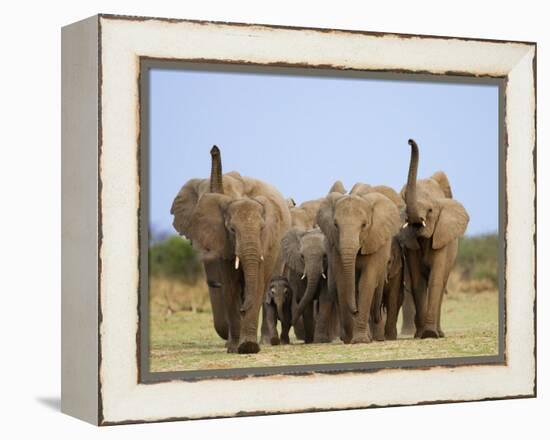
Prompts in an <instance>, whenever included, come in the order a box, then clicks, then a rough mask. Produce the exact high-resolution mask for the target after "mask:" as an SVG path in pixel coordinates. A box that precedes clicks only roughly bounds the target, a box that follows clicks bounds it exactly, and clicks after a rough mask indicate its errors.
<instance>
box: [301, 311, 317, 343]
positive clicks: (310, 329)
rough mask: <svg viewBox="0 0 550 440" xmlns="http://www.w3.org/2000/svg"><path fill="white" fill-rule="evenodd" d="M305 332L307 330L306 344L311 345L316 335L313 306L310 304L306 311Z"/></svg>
mask: <svg viewBox="0 0 550 440" xmlns="http://www.w3.org/2000/svg"><path fill="white" fill-rule="evenodd" d="M303 317H304V330H305V339H304V342H305V343H306V344H311V343H312V342H313V339H314V333H315V319H314V317H313V304H308V305H307V306H306V308H305V309H304V314H303Z"/></svg>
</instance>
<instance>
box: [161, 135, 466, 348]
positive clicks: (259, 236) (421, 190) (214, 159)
mask: <svg viewBox="0 0 550 440" xmlns="http://www.w3.org/2000/svg"><path fill="white" fill-rule="evenodd" d="M409 145H410V147H411V156H410V164H409V171H408V177H407V182H406V184H405V185H404V186H403V189H402V190H401V193H400V194H398V193H397V192H396V191H395V190H393V189H392V188H390V187H388V186H384V185H378V186H373V185H368V184H364V183H357V184H355V185H354V186H353V188H352V189H351V191H349V192H348V191H346V189H345V188H344V186H343V184H342V183H341V182H340V181H337V182H336V183H334V184H333V186H332V187H331V188H330V190H329V192H328V194H327V195H326V196H325V197H322V198H319V199H316V200H310V201H306V202H304V203H302V204H301V205H299V206H296V205H295V203H294V201H293V200H292V199H285V198H284V197H283V195H281V193H280V192H279V191H278V190H277V189H276V188H275V187H274V186H272V185H270V184H268V183H265V182H263V181H261V180H257V179H254V178H249V177H243V176H241V175H240V174H239V173H238V172H235V171H232V172H230V173H226V174H222V163H221V153H220V150H219V148H218V147H216V146H214V147H213V148H212V150H211V151H210V154H211V173H210V178H203V179H200V178H196V179H191V180H189V181H188V182H187V183H186V184H185V185H184V186H183V187H182V188H181V190H180V191H179V193H178V194H177V196H176V198H175V199H174V202H173V204H172V209H171V214H173V216H174V221H173V225H174V228H175V229H176V230H177V232H178V233H179V234H180V235H183V236H185V237H186V238H187V239H189V240H190V241H191V243H192V245H193V248H194V249H195V250H196V251H197V253H198V255H199V257H200V259H201V261H202V262H203V264H204V269H205V274H206V279H207V283H208V290H209V295H210V301H211V305H212V314H213V321H214V328H215V330H216V332H217V334H218V335H219V336H220V337H221V338H223V339H224V340H226V341H227V342H226V347H227V351H228V352H230V353H257V352H259V351H260V345H259V343H258V322H259V315H260V310H261V311H262V327H261V342H262V343H264V344H272V345H278V344H288V343H289V342H290V340H289V331H290V329H291V327H294V333H295V335H296V337H297V338H298V339H301V340H304V341H305V343H312V342H314V343H322V342H331V341H333V340H335V339H337V338H340V339H341V340H342V341H343V342H344V343H346V344H347V343H369V342H371V341H373V340H384V339H396V337H397V316H398V313H399V310H400V308H401V307H402V305H403V299H404V297H405V291H406V290H407V292H409V291H410V293H411V294H412V295H411V298H413V299H414V301H411V304H414V307H413V308H411V310H412V311H413V312H412V316H414V328H415V337H417V338H439V337H443V336H444V334H443V331H442V330H441V304H442V300H443V294H444V292H445V290H446V284H447V280H448V277H449V273H450V271H451V269H452V267H453V265H454V262H455V259H456V255H457V250H458V238H459V237H460V236H461V235H463V234H464V232H465V230H466V227H467V225H468V221H469V216H468V214H467V212H466V210H465V208H464V206H463V205H462V204H460V203H459V202H458V201H456V200H454V199H453V195H452V191H451V186H450V184H449V180H448V178H447V176H446V175H445V173H443V172H441V171H438V172H436V173H435V174H433V175H432V176H431V177H429V178H427V179H421V180H418V179H417V170H418V162H419V151H418V146H417V144H416V143H415V141H414V140H412V139H411V140H409ZM278 321H280V322H281V333H280V336H279V333H278V331H277V323H278Z"/></svg>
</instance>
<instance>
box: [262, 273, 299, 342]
mask: <svg viewBox="0 0 550 440" xmlns="http://www.w3.org/2000/svg"><path fill="white" fill-rule="evenodd" d="M264 308H265V311H266V313H265V318H266V323H267V327H268V334H269V335H271V338H270V343H271V345H279V343H281V344H289V343H290V339H289V337H288V332H289V330H290V326H291V324H292V289H291V288H290V285H289V284H288V280H287V279H286V277H281V276H277V277H273V278H272V279H271V281H270V283H269V288H268V289H267V292H266V295H265V304H264ZM277 321H281V339H280V340H279V336H278V334H277Z"/></svg>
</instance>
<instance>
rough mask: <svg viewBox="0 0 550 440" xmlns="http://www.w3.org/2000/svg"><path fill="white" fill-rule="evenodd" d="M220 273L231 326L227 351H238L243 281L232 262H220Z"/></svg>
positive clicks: (227, 316)
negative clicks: (241, 281)
mask: <svg viewBox="0 0 550 440" xmlns="http://www.w3.org/2000/svg"><path fill="white" fill-rule="evenodd" d="M220 274H221V277H222V284H223V295H224V300H225V305H226V308H225V316H226V320H227V324H228V327H229V334H228V339H227V344H226V346H227V352H228V353H236V352H237V347H238V345H239V339H240V325H241V317H240V312H239V309H240V307H241V289H242V286H241V283H240V280H239V273H238V272H237V271H236V270H235V269H234V268H233V266H232V264H231V262H226V261H224V262H223V263H221V264H220Z"/></svg>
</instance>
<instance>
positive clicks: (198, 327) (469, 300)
mask: <svg viewBox="0 0 550 440" xmlns="http://www.w3.org/2000/svg"><path fill="white" fill-rule="evenodd" d="M207 295H208V294H207V288H206V285H205V284H204V281H202V282H199V283H197V284H195V285H194V286H191V287H186V286H185V285H184V284H181V283H175V282H167V281H164V280H158V279H157V280H154V279H153V280H152V281H151V328H150V330H151V333H150V335H151V336H150V337H151V371H183V370H204V369H217V368H244V367H264V366H276V365H302V364H322V363H338V362H364V361H376V360H397V359H421V358H441V357H463V356H481V355H494V354H497V353H498V295H497V293H496V291H494V290H490V291H483V292H480V293H465V292H463V291H460V290H458V291H457V290H453V289H451V288H449V293H448V294H447V295H445V299H444V303H443V310H442V323H443V329H444V330H445V332H446V334H447V337H445V338H443V339H425V340H418V339H411V338H399V339H398V340H397V341H387V342H373V343H371V344H361V345H344V344H342V343H341V342H333V343H332V344H308V345H305V344H303V343H302V342H300V341H296V340H295V339H292V341H291V342H292V344H291V345H288V346H276V347H272V346H262V349H261V352H260V353H258V354H256V355H237V354H227V353H226V351H225V347H224V341H223V340H221V339H220V338H219V337H218V336H217V335H216V333H215V331H214V328H213V325H212V316H211V313H210V307H209V304H208V296H207ZM201 311H203V312H204V313H198V312H201Z"/></svg>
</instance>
